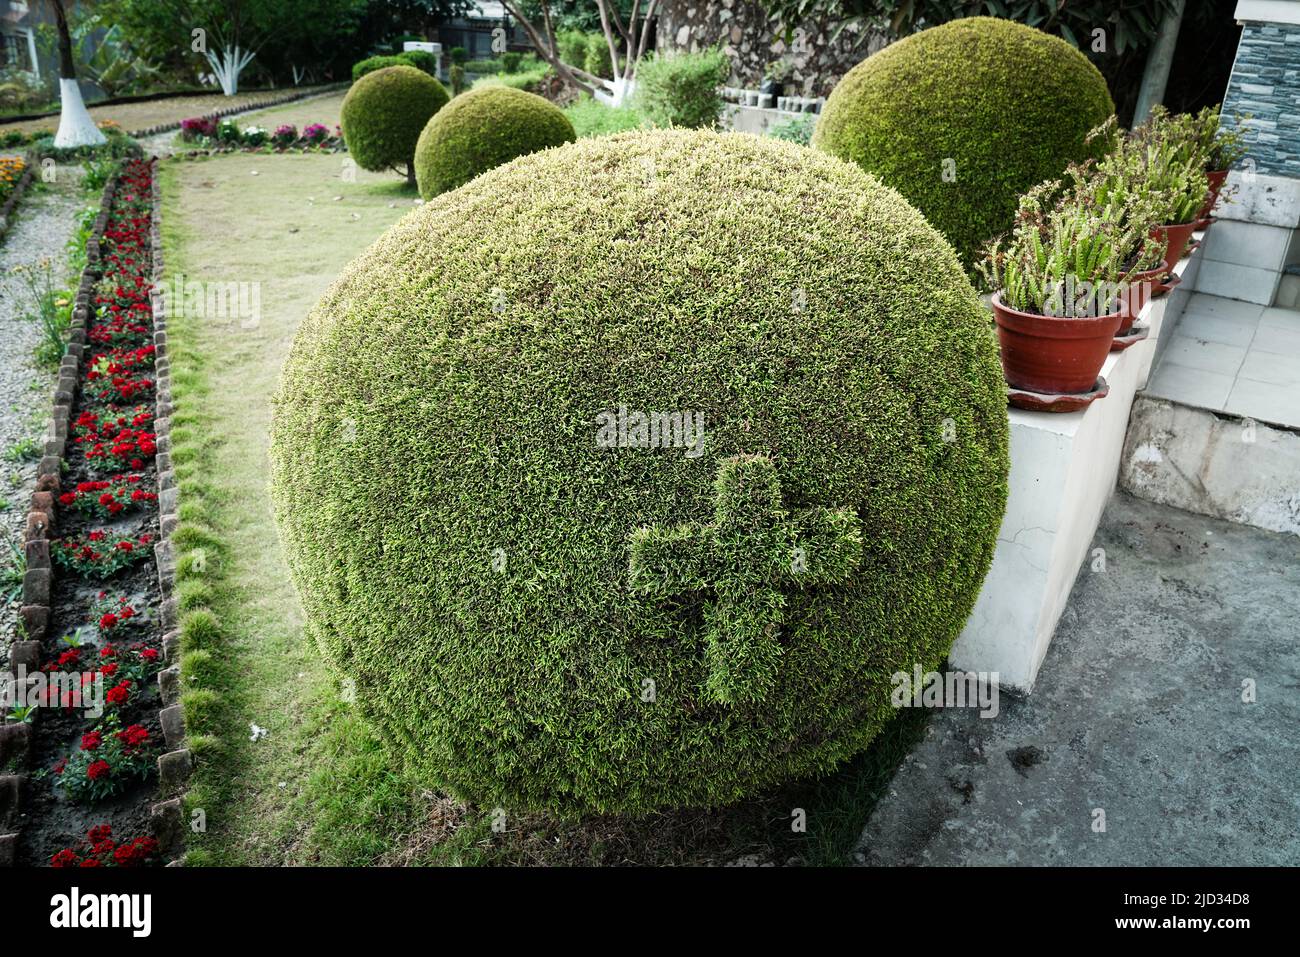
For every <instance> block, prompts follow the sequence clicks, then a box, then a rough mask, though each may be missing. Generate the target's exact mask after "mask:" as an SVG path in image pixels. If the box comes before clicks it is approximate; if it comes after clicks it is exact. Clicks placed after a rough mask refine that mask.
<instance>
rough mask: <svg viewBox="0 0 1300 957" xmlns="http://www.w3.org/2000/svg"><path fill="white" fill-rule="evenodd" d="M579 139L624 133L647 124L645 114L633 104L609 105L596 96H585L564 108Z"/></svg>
mask: <svg viewBox="0 0 1300 957" xmlns="http://www.w3.org/2000/svg"><path fill="white" fill-rule="evenodd" d="M564 115H565V116H567V117H568V118H569V122H570V123H572V124H573V131H574V132H575V133H576V134H577V135H578V139H582V138H583V137H585V136H604V135H606V134H608V133H624V132H626V131H627V130H635V129H640V128H641V127H643V126H646V125H647V123H646V118H645V116H644V115H643V114H642V113H641V112H640V111H639V110H637V109H636V108H634V107H631V106H618V107H615V106H608V105H606V104H604V103H602V102H600V100H597V99H595V98H594V97H590V96H584V97H581V98H580V99H577V100H574V101H573V102H572V103H570V104H569V105H568V106H566V107H565V108H564Z"/></svg>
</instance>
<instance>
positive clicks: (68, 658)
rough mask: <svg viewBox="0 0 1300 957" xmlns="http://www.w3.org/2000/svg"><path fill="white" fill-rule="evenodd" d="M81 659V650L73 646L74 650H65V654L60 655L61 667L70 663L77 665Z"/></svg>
mask: <svg viewBox="0 0 1300 957" xmlns="http://www.w3.org/2000/svg"><path fill="white" fill-rule="evenodd" d="M80 660H81V652H80V651H78V650H77V649H76V648H73V649H72V650H70V651H65V652H64V653H63V654H61V655H59V667H60V668H66V667H67V666H68V665H75V664H76V663H77V662H78V661H80Z"/></svg>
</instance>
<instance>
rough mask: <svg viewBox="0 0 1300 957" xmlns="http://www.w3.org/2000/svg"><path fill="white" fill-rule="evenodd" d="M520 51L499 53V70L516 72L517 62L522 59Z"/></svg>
mask: <svg viewBox="0 0 1300 957" xmlns="http://www.w3.org/2000/svg"><path fill="white" fill-rule="evenodd" d="M523 58H524V55H523V54H522V53H503V54H501V70H502V72H504V73H518V72H519V63H520V61H521V60H523Z"/></svg>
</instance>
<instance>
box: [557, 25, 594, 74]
mask: <svg viewBox="0 0 1300 957" xmlns="http://www.w3.org/2000/svg"><path fill="white" fill-rule="evenodd" d="M555 49H556V52H557V53H558V54H559V57H560V62H561V63H567V64H569V66H576V67H582V68H583V69H586V63H587V34H585V33H583V32H582V31H581V30H565V31H564V32H562V33H559V34H557V35H556V37H555Z"/></svg>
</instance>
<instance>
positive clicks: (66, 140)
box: [47, 0, 105, 147]
mask: <svg viewBox="0 0 1300 957" xmlns="http://www.w3.org/2000/svg"><path fill="white" fill-rule="evenodd" d="M47 2H48V3H49V5H50V6H51V7H52V8H53V11H54V26H55V28H56V29H57V30H58V33H59V129H58V132H57V133H55V134H54V145H55V146H59V147H76V146H98V145H99V144H100V143H103V142H105V137H104V134H103V133H101V132H100V131H99V127H98V126H96V125H95V121H94V120H93V119H91V117H90V112H89V111H88V110H87V109H86V101H85V100H84V99H83V98H82V96H81V85H80V84H79V83H78V82H77V64H76V61H75V60H74V59H73V56H72V31H71V30H69V29H68V11H67V10H66V9H64V0H47Z"/></svg>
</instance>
